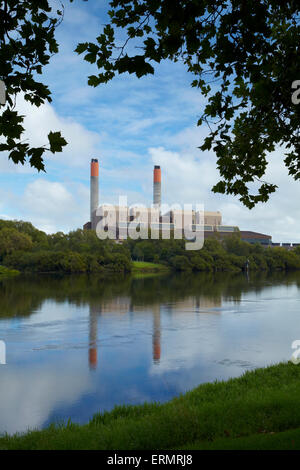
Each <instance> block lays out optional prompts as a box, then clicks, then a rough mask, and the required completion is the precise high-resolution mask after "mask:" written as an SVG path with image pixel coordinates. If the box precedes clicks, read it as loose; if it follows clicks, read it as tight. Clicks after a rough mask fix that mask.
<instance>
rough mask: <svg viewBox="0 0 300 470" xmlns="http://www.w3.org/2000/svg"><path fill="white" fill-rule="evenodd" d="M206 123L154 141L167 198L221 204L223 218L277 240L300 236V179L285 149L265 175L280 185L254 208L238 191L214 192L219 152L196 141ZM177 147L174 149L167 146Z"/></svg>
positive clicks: (271, 159)
mask: <svg viewBox="0 0 300 470" xmlns="http://www.w3.org/2000/svg"><path fill="white" fill-rule="evenodd" d="M203 133H204V130H203V129H200V130H199V129H198V128H196V127H194V128H186V129H183V130H182V131H180V132H179V133H177V134H175V135H174V136H173V137H168V138H166V139H165V142H164V147H150V148H149V149H148V150H149V154H150V157H151V159H152V161H153V163H154V164H159V165H161V167H162V193H163V199H164V200H165V202H167V203H169V204H170V203H175V202H176V203H181V204H183V203H194V204H196V203H204V208H205V210H220V211H221V212H222V215H223V223H224V224H227V225H237V226H239V227H240V229H241V230H253V231H258V232H262V233H266V234H270V235H272V237H273V240H274V241H281V242H290V241H291V242H300V235H299V234H300V207H299V203H298V201H299V198H300V183H299V182H297V181H294V180H293V178H292V177H291V176H290V175H288V171H287V169H286V168H285V165H284V163H283V151H282V150H281V149H279V150H277V151H275V152H273V153H272V154H271V155H270V156H269V162H270V163H269V165H268V168H267V172H266V175H265V177H264V179H265V180H266V181H268V182H272V183H275V184H277V185H278V189H277V191H276V193H275V194H272V195H271V197H270V200H269V202H268V203H266V204H258V205H257V206H256V207H255V208H254V209H252V210H249V209H247V208H246V207H245V206H243V204H242V203H241V202H240V201H239V200H238V198H235V197H233V196H226V195H219V194H214V193H212V191H211V188H212V186H213V185H214V184H215V183H216V182H217V181H219V173H218V171H217V168H216V158H215V156H214V155H213V154H212V153H211V152H201V151H200V150H199V149H198V148H197V147H198V146H199V145H200V144H201V141H202V138H203ZM170 147H172V148H174V147H175V148H176V149H177V150H176V151H170V150H168V148H170Z"/></svg>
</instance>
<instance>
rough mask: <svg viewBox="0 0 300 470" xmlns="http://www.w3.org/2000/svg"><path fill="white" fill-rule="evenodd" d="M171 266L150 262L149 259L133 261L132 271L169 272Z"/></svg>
mask: <svg viewBox="0 0 300 470" xmlns="http://www.w3.org/2000/svg"><path fill="white" fill-rule="evenodd" d="M170 271H171V270H170V268H169V267H168V266H165V265H164V264H159V263H149V262H147V261H133V262H132V273H168V272H170Z"/></svg>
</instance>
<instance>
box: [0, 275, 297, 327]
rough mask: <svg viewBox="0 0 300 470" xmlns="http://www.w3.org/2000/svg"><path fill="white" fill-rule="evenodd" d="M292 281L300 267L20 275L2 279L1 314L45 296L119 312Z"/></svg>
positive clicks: (213, 300)
mask: <svg viewBox="0 0 300 470" xmlns="http://www.w3.org/2000/svg"><path fill="white" fill-rule="evenodd" d="M292 283H294V284H296V285H297V286H298V287H300V272H297V271H295V272H289V273H284V272H275V273H272V274H268V273H265V272H261V273H255V274H252V275H250V279H249V280H247V277H246V276H245V275H244V274H231V273H216V274H212V273H199V274H186V273H184V274H174V275H170V276H164V277H161V276H154V277H150V278H149V277H147V278H142V279H135V278H134V277H130V276H125V277H121V276H118V277H117V278H109V279H107V278H106V279H103V278H101V277H99V276H97V275H90V276H89V275H40V276H37V275H36V276H19V277H18V278H13V279H7V280H5V281H1V282H0V318H1V317H2V318H7V317H13V316H28V315H30V314H31V313H33V312H35V311H37V310H38V309H39V308H40V307H41V305H42V303H43V302H44V301H45V300H48V299H51V300H54V301H56V302H58V303H60V302H66V301H67V302H69V303H70V304H73V305H76V306H83V305H89V306H90V308H91V309H96V310H97V309H98V310H99V307H100V306H101V309H102V311H110V310H111V309H112V306H113V307H114V310H116V311H118V312H119V313H122V312H124V313H126V312H127V311H128V310H138V309H139V308H142V307H154V306H155V305H160V304H162V303H173V304H174V303H176V302H186V303H187V304H190V305H192V304H194V305H195V307H198V308H199V307H200V308H201V305H205V304H207V305H209V304H211V305H212V306H213V305H216V306H220V305H221V303H222V299H224V300H234V301H236V302H239V301H240V299H241V296H242V294H243V293H245V292H249V291H252V292H261V291H262V289H263V288H265V287H266V286H268V285H279V284H281V285H289V284H292Z"/></svg>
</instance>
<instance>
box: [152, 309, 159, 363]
mask: <svg viewBox="0 0 300 470" xmlns="http://www.w3.org/2000/svg"><path fill="white" fill-rule="evenodd" d="M152 355H153V362H154V364H158V363H159V361H160V355H161V348H160V305H155V306H154V307H153V334H152Z"/></svg>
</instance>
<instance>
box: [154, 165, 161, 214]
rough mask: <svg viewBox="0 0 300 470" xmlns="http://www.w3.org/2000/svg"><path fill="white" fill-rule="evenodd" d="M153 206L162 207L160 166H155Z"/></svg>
mask: <svg viewBox="0 0 300 470" xmlns="http://www.w3.org/2000/svg"><path fill="white" fill-rule="evenodd" d="M153 204H154V205H155V206H156V207H160V205H161V170H160V166H159V165H155V167H154V171H153Z"/></svg>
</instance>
